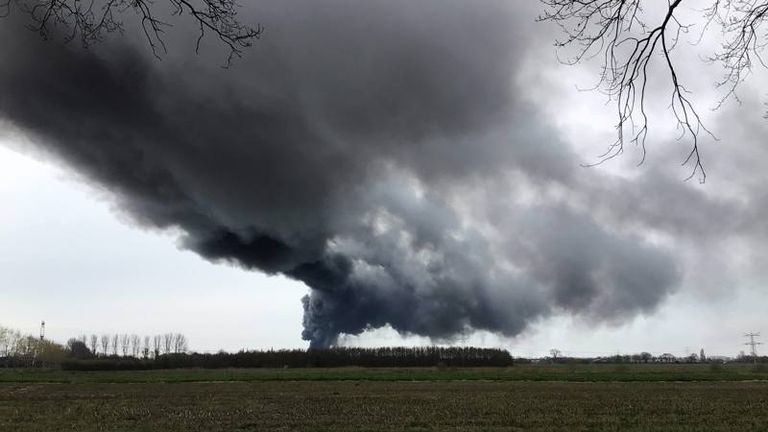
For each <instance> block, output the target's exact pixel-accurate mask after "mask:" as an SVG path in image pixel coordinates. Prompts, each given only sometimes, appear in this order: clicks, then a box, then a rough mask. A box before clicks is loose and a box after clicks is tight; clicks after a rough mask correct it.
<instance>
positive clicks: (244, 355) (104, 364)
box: [62, 347, 513, 370]
mask: <svg viewBox="0 0 768 432" xmlns="http://www.w3.org/2000/svg"><path fill="white" fill-rule="evenodd" d="M512 364H513V358H512V356H511V355H510V354H509V352H507V351H505V350H500V349H486V348H459V347H454V348H440V347H416V348H404V347H388V348H331V349H323V350H313V349H311V350H298V349H297V350H268V351H240V352H237V353H226V352H219V353H216V354H199V353H189V354H185V353H179V354H175V353H172V354H167V355H162V356H160V357H158V358H155V359H148V360H141V359H137V358H115V357H110V358H101V359H93V360H77V361H70V362H67V363H65V364H63V365H62V366H63V367H64V368H65V369H73V370H119V369H171V368H190V367H195V368H285V367H291V368H294V367H295V368H300V367H342V366H361V367H431V366H438V367H442V366H446V367H454V366H456V367H472V366H478V367H482V366H494V367H501V366H510V365H512Z"/></svg>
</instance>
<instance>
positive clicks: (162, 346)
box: [67, 333, 189, 359]
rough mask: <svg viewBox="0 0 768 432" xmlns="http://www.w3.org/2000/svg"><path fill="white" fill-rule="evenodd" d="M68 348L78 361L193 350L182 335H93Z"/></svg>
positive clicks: (82, 338) (76, 339) (70, 343)
mask: <svg viewBox="0 0 768 432" xmlns="http://www.w3.org/2000/svg"><path fill="white" fill-rule="evenodd" d="M67 347H68V348H69V350H70V351H71V352H73V353H75V357H77V358H91V357H110V356H111V357H133V358H144V359H148V358H157V357H159V356H161V355H164V354H180V353H185V352H187V351H188V350H189V344H188V341H187V337H186V336H184V335H183V334H181V333H165V334H158V335H154V336H143V337H142V336H139V335H137V334H127V333H123V334H112V335H109V334H102V335H96V334H92V335H90V336H87V335H81V336H80V337H78V338H73V339H70V340H69V341H68V342H67Z"/></svg>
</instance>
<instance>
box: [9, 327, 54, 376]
mask: <svg viewBox="0 0 768 432" xmlns="http://www.w3.org/2000/svg"><path fill="white" fill-rule="evenodd" d="M66 357H67V352H66V351H65V349H64V348H63V347H62V346H61V345H59V344H56V343H54V342H51V341H47V340H41V339H40V338H36V337H34V336H30V335H25V334H23V333H21V332H20V331H18V330H13V329H9V328H5V327H2V326H0V367H49V366H54V365H58V364H60V363H61V362H62V361H64V360H65V359H66Z"/></svg>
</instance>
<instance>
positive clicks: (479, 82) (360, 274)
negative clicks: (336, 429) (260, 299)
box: [0, 0, 679, 347]
mask: <svg viewBox="0 0 768 432" xmlns="http://www.w3.org/2000/svg"><path fill="white" fill-rule="evenodd" d="M530 3H533V2H508V1H501V0H499V1H495V0H491V1H483V2H479V3H476V2H470V1H458V0H448V1H445V0H441V1H437V0H430V1H412V0H394V1H365V2H362V1H351V0H329V1H324V2H321V3H320V2H315V1H304V0H301V1H298V0H290V1H286V0H279V1H277V0H275V1H258V2H253V4H252V5H248V9H247V10H244V12H243V14H246V15H245V18H244V19H242V21H244V22H245V23H246V24H249V23H248V17H249V16H250V15H251V14H253V15H254V16H255V17H256V18H255V19H256V20H257V21H258V22H260V23H262V24H263V25H264V26H265V28H266V30H267V31H266V33H265V34H264V38H263V39H262V40H261V41H259V42H257V43H256V45H255V46H254V47H252V49H250V50H248V51H247V52H246V53H245V57H244V58H243V59H241V60H238V61H236V62H235V63H234V65H233V66H232V68H230V69H228V70H223V69H221V68H220V67H219V66H220V64H221V62H220V58H219V57H217V54H216V52H215V48H216V47H215V45H214V44H211V45H210V46H209V45H206V44H205V42H204V45H203V46H202V54H201V55H199V56H196V55H195V53H194V48H193V47H191V46H190V45H193V40H194V34H195V29H184V28H182V27H179V28H178V29H174V32H172V33H169V36H168V37H169V40H168V41H167V43H168V45H169V50H170V52H169V54H168V55H167V56H166V57H164V58H163V59H162V60H157V59H155V58H153V57H152V56H151V55H150V53H149V52H148V49H147V48H146V46H145V45H144V44H143V43H142V41H141V40H140V39H138V38H137V40H132V38H131V36H130V34H129V35H128V36H125V37H124V38H120V37H115V38H113V39H110V40H107V41H105V42H104V43H103V44H101V45H99V46H96V47H92V48H91V49H90V50H84V49H80V48H79V47H77V46H74V45H71V44H70V45H62V44H61V43H59V42H57V41H55V40H54V41H41V40H40V39H39V38H38V37H37V35H35V34H34V33H32V32H29V31H28V30H27V29H26V28H24V26H23V23H22V22H21V18H20V17H14V16H11V17H9V18H6V19H5V20H4V21H3V22H2V26H1V27H0V40H2V41H3V48H2V50H0V116H2V118H4V119H5V120H7V121H9V122H10V123H11V124H12V125H13V126H14V127H15V128H17V129H18V130H21V131H22V132H23V133H24V134H25V135H26V136H27V137H28V138H29V140H30V141H31V142H33V143H34V144H35V145H36V146H37V147H39V148H41V149H43V150H44V151H46V152H47V153H48V154H50V155H52V156H53V157H56V158H59V159H61V160H62V161H64V162H65V163H67V164H68V165H70V166H72V167H73V168H74V169H75V170H77V171H78V172H79V173H81V174H82V175H83V176H84V177H85V178H87V179H89V181H92V182H94V183H95V184H98V185H99V186H100V187H103V188H106V189H108V190H109V191H110V192H111V194H112V196H114V197H115V200H116V202H117V204H118V206H119V208H120V209H121V210H122V211H124V212H125V213H127V214H128V215H130V216H131V217H132V218H133V219H134V220H135V221H136V222H137V223H139V224H141V225H144V226H149V227H156V228H161V229H175V230H178V232H180V233H181V234H180V236H181V243H182V244H183V246H184V247H186V248H189V249H191V250H194V251H196V252H197V253H199V254H201V255H202V256H204V257H206V258H207V259H209V260H211V261H215V262H229V263H232V264H235V265H239V266H242V267H244V268H248V269H254V270H258V271H262V272H266V273H271V274H278V273H279V274H283V275H286V276H288V277H291V278H294V279H296V280H299V281H302V282H304V283H305V284H306V285H307V286H308V287H309V288H310V289H311V291H310V294H309V295H308V296H307V297H305V298H304V300H303V304H304V311H305V315H304V333H303V337H304V339H306V340H308V341H310V344H311V346H314V347H325V346H330V345H333V344H334V343H335V342H336V341H337V338H338V336H339V335H340V334H360V333H361V332H363V331H365V330H366V329H371V328H378V327H382V326H386V325H389V326H391V327H392V328H394V329H396V330H397V331H399V332H401V333H404V334H418V335H425V336H429V337H431V338H434V339H440V340H450V339H451V338H452V337H455V336H456V335H459V334H463V333H467V332H471V331H474V330H487V331H491V332H496V333H500V334H503V335H507V336H514V335H517V334H519V333H520V332H522V331H523V330H525V329H526V328H527V326H528V325H529V324H531V323H532V322H535V321H536V320H537V319H541V318H544V317H547V316H550V315H552V314H555V313H573V314H578V315H582V316H585V317H588V318H589V319H593V320H595V321H609V322H618V321H621V320H623V319H626V318H627V317H631V316H633V315H634V314H636V313H638V312H649V311H652V310H653V309H654V308H655V307H656V306H657V305H658V303H659V302H660V301H661V300H662V299H664V298H665V297H666V295H667V294H668V293H669V292H671V291H672V289H673V288H674V287H675V286H676V284H677V282H678V280H679V274H678V273H679V271H678V268H677V264H676V260H675V258H674V257H673V256H672V255H671V254H670V253H669V252H668V251H667V250H665V249H662V248H660V247H658V246H653V245H651V244H650V243H648V242H646V241H645V240H644V239H643V238H642V237H641V236H639V235H635V234H633V233H632V232H631V231H628V230H614V229H608V228H606V227H605V226H604V225H603V224H602V223H601V222H600V221H599V220H596V219H595V218H593V217H591V216H590V215H589V211H588V210H586V209H584V208H580V207H579V206H577V205H572V203H570V202H569V200H568V194H569V193H570V192H567V191H569V190H570V188H571V187H572V186H573V185H574V184H577V183H578V181H577V178H578V176H579V175H580V172H578V171H576V169H577V163H576V162H575V158H574V157H573V154H572V152H571V150H570V149H569V148H568V146H567V145H565V144H564V143H563V142H562V141H561V140H560V139H559V138H558V136H557V133H555V132H554V131H553V129H552V128H551V127H550V126H549V125H548V121H547V119H546V118H543V117H542V116H541V115H540V114H539V113H538V112H537V110H536V108H535V107H534V106H533V105H532V103H531V102H530V101H529V100H528V99H527V98H526V97H525V96H524V87H525V85H524V83H523V84H522V85H521V84H520V83H519V76H520V75H519V70H520V69H521V68H522V67H523V65H524V62H525V60H526V58H528V56H529V55H530V53H529V51H528V48H527V47H528V46H530V45H531V44H532V42H531V41H529V40H528V39H529V36H528V35H529V34H530V31H529V30H530V28H529V27H530V26H531V25H532V18H533V17H534V16H535V11H532V9H531V8H530V7H529V6H526V5H528V4H530ZM189 35H192V36H189ZM186 36H189V37H186ZM187 39H192V41H190V40H187ZM557 190H560V191H566V193H565V198H563V197H562V195H563V194H562V193H561V194H558V193H556V191H557ZM547 191H549V192H552V193H548V192H547ZM558 197H560V198H558Z"/></svg>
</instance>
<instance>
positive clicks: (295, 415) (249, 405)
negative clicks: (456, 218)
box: [0, 380, 768, 432]
mask: <svg viewBox="0 0 768 432" xmlns="http://www.w3.org/2000/svg"><path fill="white" fill-rule="evenodd" d="M249 430H268V431H289V430H290V431H294V430H295V431H324V430H334V431H374V430H376V431H400V430H409V431H423V430H436V431H437V430H439V431H657V430H669V431H704V430H706V431H734V430H738V431H766V430H768V382H749V381H742V382H529V381H506V382H499V381H479V380H470V381H414V382H407V381H351V380H348V381H254V382H236V381H232V382H216V383H213V382H197V383H192V382H179V383H163V382H145V383H79V384H55V383H47V384H46V383H2V384H0V431H46V432H49V431H249Z"/></svg>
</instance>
